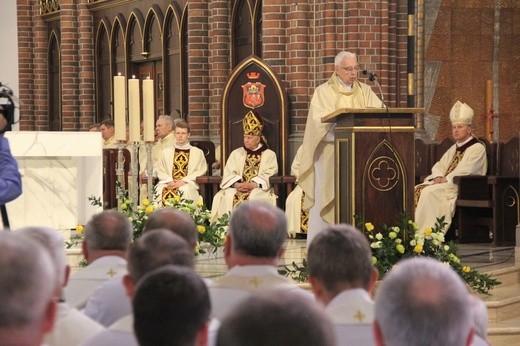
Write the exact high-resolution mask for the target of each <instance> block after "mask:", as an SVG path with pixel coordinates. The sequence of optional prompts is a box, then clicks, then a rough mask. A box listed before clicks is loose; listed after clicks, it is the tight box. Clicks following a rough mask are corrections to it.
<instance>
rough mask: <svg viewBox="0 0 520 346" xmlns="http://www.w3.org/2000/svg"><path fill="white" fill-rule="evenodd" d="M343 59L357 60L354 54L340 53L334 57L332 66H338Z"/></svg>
mask: <svg viewBox="0 0 520 346" xmlns="http://www.w3.org/2000/svg"><path fill="white" fill-rule="evenodd" d="M345 58H355V59H357V55H356V53H351V52H347V51H341V52H339V53H338V54H337V55H336V58H334V66H339V64H340V63H341V61H342V60H343V59H345Z"/></svg>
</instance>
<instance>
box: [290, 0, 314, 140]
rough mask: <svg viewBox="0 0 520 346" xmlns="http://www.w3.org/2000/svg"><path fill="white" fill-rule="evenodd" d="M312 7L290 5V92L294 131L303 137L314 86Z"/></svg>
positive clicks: (303, 4)
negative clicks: (311, 48)
mask: <svg viewBox="0 0 520 346" xmlns="http://www.w3.org/2000/svg"><path fill="white" fill-rule="evenodd" d="M310 11H311V6H310V5H309V4H305V3H293V4H291V5H290V7H289V11H288V12H289V13H288V15H287V17H288V18H287V19H288V21H287V22H288V26H289V27H288V29H287V36H288V41H289V42H288V44H287V54H288V56H287V70H288V73H287V81H288V90H287V92H288V94H289V95H291V111H292V113H291V129H290V130H291V131H290V132H291V133H292V134H300V135H302V136H303V132H304V131H305V123H306V121H307V113H308V109H309V102H310V97H309V95H312V93H313V86H312V82H311V80H312V79H311V74H310V72H311V71H310V68H311V67H310V59H309V54H310V53H311V51H310V46H311V44H310V28H309V16H311V14H310Z"/></svg>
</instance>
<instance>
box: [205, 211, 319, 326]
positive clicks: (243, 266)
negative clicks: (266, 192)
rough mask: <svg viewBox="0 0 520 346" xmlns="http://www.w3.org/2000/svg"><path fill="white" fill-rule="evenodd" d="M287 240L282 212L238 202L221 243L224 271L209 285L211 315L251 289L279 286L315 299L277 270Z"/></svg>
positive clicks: (219, 316) (224, 312)
mask: <svg viewBox="0 0 520 346" xmlns="http://www.w3.org/2000/svg"><path fill="white" fill-rule="evenodd" d="M285 239H287V220H286V218H285V214H284V213H283V211H282V210H281V209H279V208H277V207H276V206H273V205H272V204H270V203H266V202H263V201H247V202H244V203H242V204H240V205H239V206H238V207H237V208H236V209H235V211H234V212H233V214H232V215H231V220H230V222H229V230H228V235H227V238H226V243H225V245H224V258H225V260H226V264H227V266H228V268H229V270H228V272H227V273H226V274H225V275H224V276H221V277H219V278H217V279H215V280H214V281H213V282H212V283H211V284H210V286H209V293H210V296H211V307H212V308H211V309H212V316H213V317H215V318H217V319H218V320H221V319H222V318H223V317H225V316H226V315H227V314H228V312H229V311H230V310H231V309H232V308H233V307H235V306H236V305H238V304H240V303H241V302H242V301H244V300H245V299H247V298H248V297H249V296H251V295H252V294H254V293H255V292H260V291H265V290H270V289H283V290H289V291H294V292H295V293H296V294H300V295H301V296H302V297H303V298H304V299H308V300H309V301H313V302H314V301H315V299H314V296H313V295H312V293H310V292H308V291H305V290H303V289H301V288H300V287H298V285H297V284H296V283H295V282H293V281H292V280H290V279H288V278H286V277H284V276H282V275H280V274H279V273H278V269H277V266H278V262H279V260H280V257H281V256H282V254H283V252H284V250H285V249H284V247H283V244H284V241H285Z"/></svg>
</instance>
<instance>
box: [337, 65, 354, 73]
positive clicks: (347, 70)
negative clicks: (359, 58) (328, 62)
mask: <svg viewBox="0 0 520 346" xmlns="http://www.w3.org/2000/svg"><path fill="white" fill-rule="evenodd" d="M340 68H342V69H343V70H344V71H346V72H349V73H350V72H358V71H359V66H354V67H352V66H348V67H343V66H340Z"/></svg>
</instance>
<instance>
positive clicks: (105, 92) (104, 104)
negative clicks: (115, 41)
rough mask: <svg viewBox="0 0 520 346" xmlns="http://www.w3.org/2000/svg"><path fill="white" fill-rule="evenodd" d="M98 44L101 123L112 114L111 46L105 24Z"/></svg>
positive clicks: (97, 66) (99, 116)
mask: <svg viewBox="0 0 520 346" xmlns="http://www.w3.org/2000/svg"><path fill="white" fill-rule="evenodd" d="M96 43H97V47H96V60H97V64H96V65H95V68H96V85H97V87H96V109H97V112H96V122H100V121H102V120H103V119H104V118H106V117H108V116H109V115H111V114H112V106H111V104H110V96H111V85H112V82H111V72H110V44H109V40H108V32H107V29H106V27H105V25H103V24H101V25H100V27H99V30H98V35H97V40H96Z"/></svg>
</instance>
